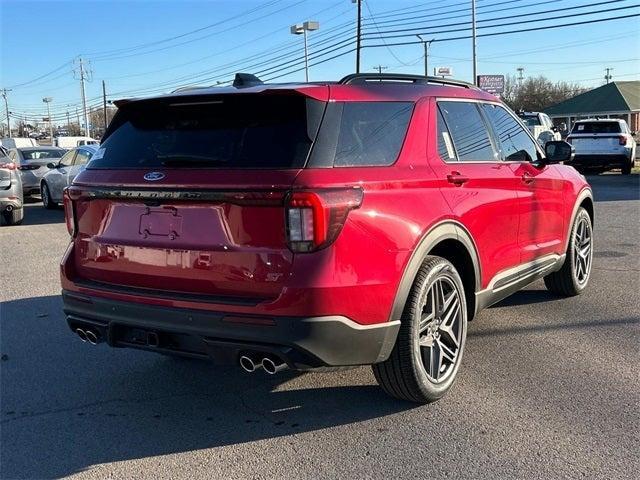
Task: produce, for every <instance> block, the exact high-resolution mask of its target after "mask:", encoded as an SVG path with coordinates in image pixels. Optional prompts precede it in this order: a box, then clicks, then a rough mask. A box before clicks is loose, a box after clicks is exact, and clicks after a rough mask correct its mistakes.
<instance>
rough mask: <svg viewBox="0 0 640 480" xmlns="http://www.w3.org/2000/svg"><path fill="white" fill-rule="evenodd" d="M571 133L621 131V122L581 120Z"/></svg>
mask: <svg viewBox="0 0 640 480" xmlns="http://www.w3.org/2000/svg"><path fill="white" fill-rule="evenodd" d="M571 133H621V132H620V123H619V122H579V123H576V124H575V125H574V126H573V130H571Z"/></svg>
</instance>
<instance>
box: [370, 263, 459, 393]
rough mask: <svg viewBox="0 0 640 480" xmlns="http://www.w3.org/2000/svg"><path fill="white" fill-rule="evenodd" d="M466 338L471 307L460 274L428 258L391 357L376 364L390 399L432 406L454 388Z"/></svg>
mask: <svg viewBox="0 0 640 480" xmlns="http://www.w3.org/2000/svg"><path fill="white" fill-rule="evenodd" d="M466 336H467V306H466V301H465V296H464V287H463V285H462V280H461V279H460V275H459V274H458V272H457V271H456V269H455V267H454V266H453V265H452V264H451V262H449V261H448V260H446V259H444V258H441V257H436V256H427V257H426V258H425V260H424V262H423V263H422V266H421V267H420V270H419V271H418V274H417V275H416V279H415V281H414V283H413V286H412V287H411V291H410V293H409V296H408V298H407V302H406V304H405V307H404V312H403V313H402V319H401V325H400V330H399V332H398V338H397V339H396V344H395V346H394V348H393V351H392V352H391V355H390V356H389V358H388V359H387V360H385V361H384V362H381V363H378V364H375V365H373V373H374V375H375V377H376V380H377V381H378V383H379V384H380V386H381V387H382V389H383V390H384V391H385V392H387V393H388V394H389V395H391V396H393V397H396V398H400V399H402V400H409V401H412V402H418V403H430V402H433V401H435V400H438V399H440V398H442V397H443V396H444V394H445V393H447V391H448V390H449V388H451V386H452V385H453V382H454V380H455V378H456V374H457V373H458V368H459V367H460V361H461V360H462V353H463V350H464V344H465V339H466Z"/></svg>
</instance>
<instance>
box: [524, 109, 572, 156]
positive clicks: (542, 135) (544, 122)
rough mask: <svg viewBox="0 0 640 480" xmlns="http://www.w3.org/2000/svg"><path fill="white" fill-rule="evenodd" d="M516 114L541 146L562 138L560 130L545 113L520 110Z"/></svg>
mask: <svg viewBox="0 0 640 480" xmlns="http://www.w3.org/2000/svg"><path fill="white" fill-rule="evenodd" d="M518 116H519V117H520V118H521V119H522V121H523V122H524V123H525V125H526V126H527V127H528V128H529V131H530V132H531V134H532V135H533V137H534V138H535V139H536V140H537V141H538V143H539V144H540V145H541V146H542V147H544V145H545V143H547V142H549V141H551V140H562V138H561V135H560V132H559V131H558V129H557V128H556V127H555V126H554V125H553V122H552V121H551V119H550V118H549V116H548V115H547V114H546V113H542V112H523V111H520V112H518Z"/></svg>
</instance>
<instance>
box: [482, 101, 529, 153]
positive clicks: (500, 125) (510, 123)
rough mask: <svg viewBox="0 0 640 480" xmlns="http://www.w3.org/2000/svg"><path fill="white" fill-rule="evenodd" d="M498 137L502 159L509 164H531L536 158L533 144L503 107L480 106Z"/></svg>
mask: <svg viewBox="0 0 640 480" xmlns="http://www.w3.org/2000/svg"><path fill="white" fill-rule="evenodd" d="M482 108H483V110H484V112H485V113H486V114H487V117H488V118H489V121H490V122H491V124H492V125H493V128H494V130H495V132H496V135H497V136H498V140H499V143H500V145H499V147H500V150H501V153H502V157H503V158H504V159H505V160H507V161H509V162H531V161H533V160H536V159H537V158H538V150H537V148H536V144H535V142H534V141H533V140H532V139H531V137H530V136H529V135H528V134H527V132H526V131H525V130H524V128H523V127H522V126H521V125H520V123H518V122H517V121H516V119H515V118H513V116H512V115H511V114H510V113H509V112H507V111H506V110H505V109H504V108H503V107H500V106H497V105H490V104H484V105H482Z"/></svg>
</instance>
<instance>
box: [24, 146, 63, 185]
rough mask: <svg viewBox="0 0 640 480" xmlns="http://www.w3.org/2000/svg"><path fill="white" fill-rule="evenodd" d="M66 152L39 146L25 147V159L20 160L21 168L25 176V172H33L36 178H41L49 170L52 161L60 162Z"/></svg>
mask: <svg viewBox="0 0 640 480" xmlns="http://www.w3.org/2000/svg"><path fill="white" fill-rule="evenodd" d="M64 153H65V152H64V151H63V150H52V149H42V150H39V149H37V148H24V149H23V150H22V156H23V159H22V160H21V161H20V166H19V167H18V169H19V170H20V172H21V174H22V175H23V177H24V176H25V172H29V173H27V175H28V174H33V175H34V176H35V177H36V178H41V177H42V176H43V175H44V174H45V173H47V172H48V171H49V168H48V167H47V165H48V164H50V163H58V162H59V161H60V158H61V157H62V155H63V154H64Z"/></svg>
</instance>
